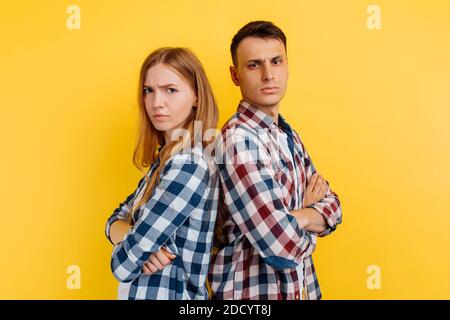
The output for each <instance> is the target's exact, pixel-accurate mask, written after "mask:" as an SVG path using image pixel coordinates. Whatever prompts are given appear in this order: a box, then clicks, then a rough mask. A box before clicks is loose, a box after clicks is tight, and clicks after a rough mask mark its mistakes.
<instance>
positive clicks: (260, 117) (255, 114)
mask: <svg viewBox="0 0 450 320" xmlns="http://www.w3.org/2000/svg"><path fill="white" fill-rule="evenodd" d="M237 111H238V112H240V113H242V114H244V115H245V116H246V117H247V118H249V119H250V120H251V123H247V124H249V125H253V127H258V126H261V127H262V128H264V129H266V128H270V127H271V126H275V127H276V126H277V123H276V122H275V121H274V120H273V118H272V117H271V116H269V115H268V114H266V113H264V112H263V111H261V110H259V109H258V108H256V107H255V106H253V105H252V104H250V103H249V102H248V101H246V100H241V101H240V102H239V106H238V109H237ZM278 127H280V129H281V130H283V131H286V130H285V129H287V128H290V126H289V124H288V123H287V122H286V120H285V119H284V117H283V116H282V115H281V114H278Z"/></svg>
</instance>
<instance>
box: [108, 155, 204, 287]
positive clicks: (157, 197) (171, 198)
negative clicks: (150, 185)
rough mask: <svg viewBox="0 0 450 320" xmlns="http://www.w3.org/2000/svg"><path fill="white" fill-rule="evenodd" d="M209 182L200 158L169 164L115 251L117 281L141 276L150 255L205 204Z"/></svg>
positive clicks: (176, 158) (189, 157)
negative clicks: (139, 214) (137, 217)
mask: <svg viewBox="0 0 450 320" xmlns="http://www.w3.org/2000/svg"><path fill="white" fill-rule="evenodd" d="M208 181H209V172H208V165H207V163H206V161H205V160H203V159H201V158H200V157H199V156H196V155H191V154H177V155H175V156H174V157H173V158H172V159H171V160H169V161H168V162H167V163H166V165H165V167H164V169H163V172H162V176H161V180H160V183H159V184H158V185H157V186H156V187H155V189H154V191H153V194H152V196H151V198H150V199H149V200H148V201H147V203H146V204H145V206H144V207H143V209H142V210H143V212H142V215H141V217H140V218H139V219H138V221H136V223H135V225H134V227H133V228H132V229H131V230H130V231H129V232H128V233H127V235H126V236H125V237H124V239H123V241H122V242H120V243H118V244H117V245H116V246H115V247H114V249H113V253H112V257H111V270H112V273H113V275H114V277H115V278H116V279H117V280H119V281H121V282H129V281H132V280H134V279H136V278H137V277H138V276H139V275H140V274H141V271H142V267H143V265H144V263H145V262H146V261H147V260H148V259H149V258H150V255H151V254H152V253H154V252H157V251H159V250H160V248H161V247H162V246H163V245H164V244H165V243H166V242H167V240H168V239H169V238H170V237H171V236H172V235H173V234H174V233H175V231H176V230H177V229H178V228H179V227H180V226H181V225H182V224H183V223H184V222H185V221H186V220H187V219H188V218H189V216H190V214H191V212H192V211H193V210H194V209H195V208H196V207H198V206H199V204H200V203H201V202H202V201H204V198H205V197H204V193H205V192H206V189H207V185H208Z"/></svg>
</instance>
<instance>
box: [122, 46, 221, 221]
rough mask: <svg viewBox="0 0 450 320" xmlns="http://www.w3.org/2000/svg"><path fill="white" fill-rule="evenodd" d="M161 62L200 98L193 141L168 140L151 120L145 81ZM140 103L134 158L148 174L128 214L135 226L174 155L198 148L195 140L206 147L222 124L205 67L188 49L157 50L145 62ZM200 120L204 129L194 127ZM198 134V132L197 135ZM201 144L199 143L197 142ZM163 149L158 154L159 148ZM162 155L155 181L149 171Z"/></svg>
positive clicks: (192, 118) (189, 120) (193, 117)
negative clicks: (207, 133)
mask: <svg viewBox="0 0 450 320" xmlns="http://www.w3.org/2000/svg"><path fill="white" fill-rule="evenodd" d="M159 63H162V64H163V65H165V66H167V67H169V68H171V69H172V70H173V71H174V72H176V73H177V74H178V75H179V76H181V77H182V78H183V79H184V80H186V81H187V82H188V84H189V85H190V86H191V88H192V90H194V92H195V95H196V96H197V105H196V107H194V108H192V113H191V114H190V115H189V117H188V118H187V120H186V122H185V124H184V127H183V129H186V130H187V131H188V132H189V134H190V139H187V138H186V137H189V136H185V137H182V138H181V140H180V141H164V137H163V133H162V132H160V131H158V130H156V128H155V127H154V126H153V124H152V122H151V121H150V119H149V117H148V114H147V111H146V108H145V103H144V92H143V89H144V81H145V76H146V74H147V70H148V69H149V68H151V67H153V66H155V65H157V64H159ZM138 104H139V121H140V125H139V133H138V139H137V143H136V148H135V150H134V155H133V163H134V165H135V166H136V167H137V168H138V169H139V170H140V171H142V172H143V173H145V176H144V177H145V180H146V187H145V191H143V195H142V197H141V198H140V200H139V201H138V202H137V203H135V204H134V205H133V207H132V209H131V212H130V213H129V214H128V222H130V223H133V214H134V212H135V211H136V210H137V209H139V208H140V207H141V206H142V205H143V204H145V203H146V202H147V201H148V200H149V199H150V197H151V195H152V192H153V190H154V189H155V186H156V185H157V184H158V183H159V182H160V181H159V176H160V172H161V170H162V169H163V168H164V164H165V163H166V161H167V160H168V159H170V157H171V155H173V154H175V153H177V152H179V151H181V150H183V149H185V148H189V147H193V146H194V139H195V138H196V137H197V139H198V137H200V138H201V141H202V145H203V147H205V146H206V145H207V144H209V142H208V141H204V140H203V137H204V133H205V131H206V130H208V129H216V126H217V121H218V114H219V112H218V108H217V104H216V101H215V99H214V95H213V92H212V90H211V86H210V84H209V81H208V78H207V77H206V73H205V71H204V69H203V67H202V64H201V63H200V61H199V60H198V59H197V57H196V56H195V54H194V53H193V52H192V51H191V50H189V49H187V48H169V47H166V48H160V49H157V50H155V51H153V52H152V53H151V54H150V55H149V56H148V57H147V58H146V59H145V60H144V62H143V64H142V67H141V71H140V75H139V86H138ZM196 121H200V123H201V126H194V122H196ZM195 131H197V132H195ZM196 141H198V140H196ZM160 146H163V148H162V149H161V150H160V151H159V152H158V148H159V147H160ZM158 155H159V158H160V160H159V164H158V166H157V167H156V168H154V173H153V174H152V176H151V178H149V176H148V175H147V174H146V169H147V168H149V167H150V166H152V165H154V164H155V162H156V160H157V158H158Z"/></svg>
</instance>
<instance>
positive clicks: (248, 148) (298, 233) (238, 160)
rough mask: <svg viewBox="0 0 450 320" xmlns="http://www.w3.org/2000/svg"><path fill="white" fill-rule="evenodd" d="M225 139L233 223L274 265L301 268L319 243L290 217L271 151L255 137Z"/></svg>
mask: <svg viewBox="0 0 450 320" xmlns="http://www.w3.org/2000/svg"><path fill="white" fill-rule="evenodd" d="M224 136H225V137H224V138H223V139H224V140H223V145H222V147H221V148H219V150H223V152H221V154H220V155H219V158H218V165H219V171H220V176H221V182H222V187H223V190H224V201H225V204H226V205H227V207H228V210H229V212H230V214H231V217H232V219H233V220H234V221H235V223H236V224H237V226H238V227H239V229H240V230H241V232H242V233H243V234H244V235H245V237H246V238H247V239H248V240H249V241H250V243H251V244H252V246H253V247H254V248H255V250H257V252H258V253H259V255H260V256H261V257H262V259H263V260H264V261H265V262H266V263H267V264H268V265H270V266H272V267H273V268H275V269H288V268H294V267H296V266H297V265H298V263H299V262H300V261H301V260H302V259H304V257H306V256H309V255H311V253H312V252H313V251H314V249H315V241H314V239H313V235H312V234H311V233H309V232H307V231H305V230H303V229H302V228H300V226H299V224H298V223H297V220H296V219H295V218H294V217H293V216H292V215H291V214H290V213H289V210H288V209H287V207H286V205H285V203H284V200H283V199H284V197H283V193H282V191H281V188H280V186H279V185H278V182H277V181H276V180H275V179H274V172H273V170H272V169H271V166H272V164H271V163H270V161H267V159H270V157H269V155H268V154H267V151H266V147H265V146H264V145H263V144H262V143H261V142H260V141H259V139H258V138H257V137H256V136H253V135H250V134H243V135H241V134H237V133H231V134H224Z"/></svg>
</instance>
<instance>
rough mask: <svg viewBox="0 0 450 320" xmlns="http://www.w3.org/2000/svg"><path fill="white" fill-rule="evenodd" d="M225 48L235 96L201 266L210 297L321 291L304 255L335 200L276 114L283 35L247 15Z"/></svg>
mask: <svg viewBox="0 0 450 320" xmlns="http://www.w3.org/2000/svg"><path fill="white" fill-rule="evenodd" d="M231 56H232V59H233V65H232V66H231V67H230V72H231V78H232V80H233V82H234V83H235V85H237V86H239V87H240V90H241V93H242V100H241V102H240V103H239V106H238V109H237V113H236V114H235V115H234V116H233V117H232V118H231V119H230V120H229V121H228V122H227V123H226V124H225V125H224V127H223V128H222V132H221V133H222V134H221V136H219V138H221V142H220V143H221V147H220V148H218V149H220V150H221V151H220V152H217V161H218V165H219V170H220V179H221V187H222V192H221V196H222V199H221V201H223V202H222V203H220V204H219V206H220V207H221V210H220V212H219V216H218V219H217V222H216V239H217V242H218V243H219V245H218V252H217V253H216V254H215V255H214V258H213V260H212V261H211V266H210V273H209V281H210V285H211V290H212V293H213V298H215V299H283V300H285V299H297V300H298V299H320V298H321V292H320V289H319V284H318V282H317V277H316V273H315V270H314V264H313V261H312V256H311V254H312V252H313V251H314V249H315V245H316V236H317V235H319V236H325V235H328V234H330V233H331V232H332V231H334V230H335V229H336V226H337V224H339V223H341V207H340V202H339V199H338V197H337V195H336V194H335V193H334V192H332V191H331V189H330V188H329V186H328V182H326V181H325V180H324V179H323V178H322V177H321V176H320V175H318V174H317V173H316V170H315V168H314V165H313V163H312V161H311V159H310V157H309V155H308V153H307V152H306V150H305V147H304V146H303V143H302V141H301V139H300V137H299V136H298V134H297V133H296V132H295V131H294V130H292V129H291V127H290V126H289V124H288V123H287V122H286V121H285V120H284V118H283V117H282V116H281V115H280V114H279V106H280V101H281V100H282V99H283V97H284V95H285V92H286V87H287V80H288V61H287V51H286V37H285V35H284V33H283V32H282V31H281V30H280V29H279V28H278V27H277V26H275V25H274V24H272V23H270V22H265V21H255V22H251V23H249V24H247V25H245V26H244V27H243V28H241V30H239V32H238V33H237V34H236V35H235V36H234V38H233V40H232V43H231Z"/></svg>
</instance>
